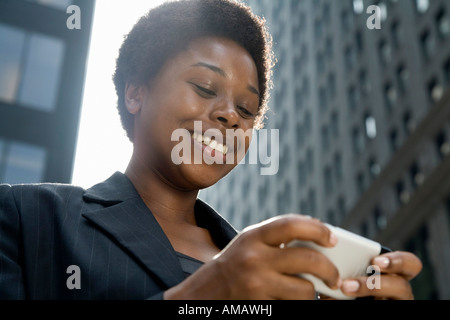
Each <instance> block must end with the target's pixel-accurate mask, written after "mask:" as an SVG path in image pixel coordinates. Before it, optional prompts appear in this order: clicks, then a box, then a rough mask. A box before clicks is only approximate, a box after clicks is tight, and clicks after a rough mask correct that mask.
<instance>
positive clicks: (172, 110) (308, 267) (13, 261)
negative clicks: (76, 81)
mask: <svg viewBox="0 0 450 320" xmlns="http://www.w3.org/2000/svg"><path fill="white" fill-rule="evenodd" d="M272 62H273V55H272V47H271V38H270V36H269V34H268V33H267V30H266V27H265V23H264V20H263V19H261V18H260V17H258V16H256V15H254V14H253V12H252V11H251V10H250V8H249V7H247V6H245V5H244V4H242V3H240V2H236V1H234V0H180V1H173V2H167V3H165V4H163V5H161V6H159V7H157V8H155V9H153V10H151V11H149V12H148V14H146V15H145V16H143V17H142V18H141V19H140V20H139V21H138V22H137V23H136V24H135V25H134V26H133V28H132V29H131V31H130V33H129V34H128V35H127V36H126V38H125V40H124V42H123V44H122V46H121V48H120V52H119V57H118V59H117V63H116V69H115V74H114V84H115V88H116V92H117V96H118V103H117V106H118V110H119V114H120V117H121V120H122V125H123V127H124V129H125V131H126V133H127V136H128V138H129V139H130V141H131V142H132V144H133V152H132V155H131V159H130V161H129V163H128V166H127V168H126V170H125V173H122V172H116V173H115V174H114V175H112V176H111V177H110V178H109V179H107V180H106V181H103V182H101V183H98V184H96V185H94V186H93V187H91V188H89V189H87V190H85V189H83V188H80V187H76V186H70V185H56V184H41V185H15V186H10V185H1V186H0V230H5V232H4V233H2V236H1V237H0V268H1V269H0V270H1V272H0V288H2V290H0V298H9V299H25V298H29V299H209V300H211V299H235V300H238V299H315V298H316V294H315V291H314V285H313V284H312V282H310V281H308V280H307V279H305V278H301V277H299V276H297V275H298V274H304V273H306V274H312V275H314V276H315V277H317V278H319V279H320V280H323V282H324V283H325V284H326V285H327V286H329V287H330V288H333V289H337V288H340V287H341V285H342V288H343V290H344V293H346V294H349V295H351V296H352V297H359V296H368V295H375V296H377V297H379V298H386V297H387V298H394V299H407V298H412V291H411V287H410V285H409V282H408V281H409V280H410V279H412V278H414V277H415V276H416V275H417V273H418V272H419V270H420V267H421V264H420V261H419V260H418V259H417V257H415V256H414V255H412V254H409V253H405V252H392V253H388V254H386V255H385V256H384V257H383V258H382V263H380V259H378V260H377V259H376V258H375V259H374V261H373V262H372V263H373V264H375V265H378V266H379V267H380V271H381V272H382V273H383V275H381V276H380V278H381V280H380V281H381V284H382V288H381V289H380V290H378V291H376V292H372V291H368V290H367V288H365V287H364V286H363V285H362V284H365V283H366V278H367V277H361V278H358V279H346V281H348V282H347V285H345V281H343V279H340V277H339V272H338V270H337V268H336V266H335V265H334V264H333V263H332V262H331V261H330V260H329V259H328V258H326V256H325V255H323V254H321V253H320V252H319V251H315V250H312V249H307V248H288V247H287V246H285V245H284V244H286V243H289V242H291V241H292V240H294V239H301V240H307V241H313V242H315V243H316V244H318V245H319V246H323V247H333V246H335V245H336V243H337V238H336V236H335V235H334V234H333V233H332V232H331V230H330V228H328V227H327V226H326V225H325V224H324V223H322V222H320V221H319V220H317V219H312V218H311V217H307V216H302V215H299V214H290V215H285V216H278V217H276V218H273V219H271V220H269V221H264V222H263V223H261V224H259V225H254V226H250V227H248V228H247V229H245V230H244V231H242V232H240V233H238V232H237V231H236V230H235V229H234V228H233V227H232V226H231V225H230V224H229V223H228V222H227V221H226V220H225V219H223V218H222V217H221V216H220V214H218V213H217V212H216V211H214V210H213V209H212V208H211V207H210V206H209V205H208V204H206V203H205V202H203V201H201V200H200V199H198V194H199V191H200V190H201V189H203V188H206V187H209V186H211V185H213V184H215V183H217V182H218V181H219V180H220V179H222V178H223V177H224V176H226V175H227V174H228V173H229V172H230V171H231V170H232V169H233V168H234V167H235V166H236V165H237V163H238V161H235V162H233V163H212V164H207V163H205V162H203V161H200V162H199V163H195V162H194V163H190V164H187V163H179V164H176V163H174V162H173V161H172V159H171V154H172V150H173V148H174V147H175V146H176V143H175V142H174V141H172V139H171V137H172V134H173V132H175V131H176V130H180V129H183V130H185V131H187V132H189V140H188V141H189V144H190V146H191V147H192V149H196V150H199V151H202V152H203V154H205V153H206V155H207V156H208V157H210V158H214V157H217V156H220V154H222V156H223V155H224V149H223V146H222V148H219V147H218V145H214V142H215V141H211V138H210V140H208V139H207V137H208V136H207V134H206V132H207V131H208V130H210V129H213V130H216V132H218V133H219V134H221V135H222V136H226V131H227V130H231V131H239V130H240V131H242V132H249V131H250V132H252V130H253V129H257V128H260V127H261V126H262V119H263V118H264V115H265V112H266V109H267V99H268V97H269V92H268V91H269V88H270V80H271V68H272ZM199 123H200V124H201V126H198V125H196V124H199ZM200 127H201V128H202V129H199V128H200ZM194 137H195V139H194ZM199 137H201V138H200V139H199ZM243 138H244V139H245V140H241V141H240V146H242V147H243V149H244V151H245V152H247V151H248V148H249V144H250V141H249V140H250V139H246V138H247V137H243ZM233 139H234V138H233ZM237 139H238V140H239V139H240V137H239V136H238V137H237ZM225 145H226V146H230V145H232V143H231V142H230V141H226V140H225ZM220 149H221V150H220ZM238 149H239V148H232V147H231V148H227V150H226V153H227V155H228V154H231V155H233V156H234V157H236V156H237V154H238V153H239V152H238V151H239V150H238ZM222 196H223V199H224V201H233V199H231V198H230V194H223V195H222ZM49 270H52V272H51V273H50V272H49ZM66 270H69V271H70V270H74V271H73V272H74V274H73V275H71V276H70V277H69V278H67V279H66V278H65V277H66V276H67V274H66ZM73 277H75V278H76V279H75V280H76V282H75V283H76V285H72V284H73V283H72V284H71V281H72V280H73V279H74V278H73ZM69 284H71V285H69ZM360 284H361V285H360ZM346 288H347V289H348V290H347V291H345V290H346Z"/></svg>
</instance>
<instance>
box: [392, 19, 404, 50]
mask: <svg viewBox="0 0 450 320" xmlns="http://www.w3.org/2000/svg"><path fill="white" fill-rule="evenodd" d="M391 37H392V43H393V44H394V46H395V47H399V46H400V44H401V41H402V38H403V32H402V28H401V26H400V22H398V21H395V22H394V23H393V24H392V27H391Z"/></svg>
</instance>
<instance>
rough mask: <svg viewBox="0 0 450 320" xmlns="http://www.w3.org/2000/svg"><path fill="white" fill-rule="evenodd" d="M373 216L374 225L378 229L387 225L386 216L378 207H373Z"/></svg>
mask: <svg viewBox="0 0 450 320" xmlns="http://www.w3.org/2000/svg"><path fill="white" fill-rule="evenodd" d="M373 217H374V219H375V226H376V228H377V230H378V231H381V230H383V229H385V228H386V226H387V218H386V216H385V215H384V214H383V213H382V212H381V209H380V208H379V207H375V209H374V210H373Z"/></svg>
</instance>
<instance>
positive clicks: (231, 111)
mask: <svg viewBox="0 0 450 320" xmlns="http://www.w3.org/2000/svg"><path fill="white" fill-rule="evenodd" d="M211 118H212V120H214V121H219V122H220V123H221V124H222V125H223V126H225V127H228V128H233V129H237V128H239V114H238V112H237V110H236V108H235V106H234V104H233V103H231V102H223V103H221V104H220V105H218V106H216V107H215V108H214V110H213V112H212V113H211Z"/></svg>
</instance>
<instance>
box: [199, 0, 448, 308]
mask: <svg viewBox="0 0 450 320" xmlns="http://www.w3.org/2000/svg"><path fill="white" fill-rule="evenodd" d="M247 2H248V3H249V4H250V5H251V6H252V7H253V9H254V10H255V11H256V12H257V13H258V14H260V15H262V16H264V17H265V18H266V20H267V22H268V26H269V28H270V31H271V34H272V36H273V40H274V45H275V54H276V56H277V58H278V64H277V66H276V69H275V71H274V88H273V90H272V96H271V101H270V107H271V110H270V111H269V113H268V115H267V120H266V126H265V128H266V129H267V131H268V132H269V134H270V131H271V130H278V131H279V143H278V146H277V148H274V147H273V146H272V147H271V146H270V145H269V147H268V148H269V151H270V150H272V151H277V149H278V150H279V170H278V172H277V173H276V174H274V175H268V176H263V175H261V174H260V172H261V171H260V169H261V167H264V165H265V164H264V163H260V162H258V164H250V162H249V161H248V162H246V163H245V164H242V165H240V166H239V167H237V168H236V169H235V170H234V171H233V172H232V173H230V174H229V175H228V176H227V177H225V178H224V179H223V180H222V181H221V182H219V183H218V184H217V185H216V186H214V187H211V188H208V189H206V190H203V191H202V192H201V194H200V197H201V198H202V199H204V200H206V201H207V202H208V203H210V204H211V205H212V206H213V207H215V208H216V209H217V210H218V211H219V212H221V213H222V214H223V215H224V216H225V217H226V218H227V219H229V220H230V222H231V223H233V224H234V225H235V226H236V227H237V228H238V229H242V228H244V227H246V226H248V225H250V224H253V223H257V222H260V221H262V220H265V219H267V218H270V217H273V216H276V215H279V214H283V213H288V212H299V213H303V214H308V215H312V216H315V217H317V218H319V219H321V220H323V221H326V222H329V223H332V224H334V225H339V226H342V227H344V228H346V229H349V230H351V231H354V232H357V233H359V234H362V235H364V236H366V237H369V238H372V239H375V240H378V241H380V242H382V243H383V244H385V245H386V246H390V247H392V248H393V249H397V250H410V251H414V252H415V253H416V254H417V255H418V256H419V257H420V258H421V259H422V261H423V263H424V270H423V272H422V273H421V274H420V276H419V277H418V278H417V279H415V280H414V281H413V286H414V290H415V294H416V298H418V299H449V298H450V276H449V274H448V272H447V271H448V270H450V185H449V182H448V181H449V180H450V179H448V177H450V171H449V165H450V163H449V162H450V159H449V154H450V113H449V110H450V91H449V90H448V88H449V86H448V85H449V84H450V2H449V1H446V0H433V1H429V0H382V1H367V0H343V1H333V0H301V1H300V0H290V1H270V0H269V1H267V0H248V1H247ZM371 5H376V6H377V9H379V10H376V11H371V10H368V9H370V8H369V7H370V6H371ZM377 12H379V15H376V16H374V14H377ZM373 19H379V20H373ZM374 21H376V22H380V27H381V28H379V29H377V28H373V22H374ZM258 137H259V136H258ZM261 141H262V140H261V139H259V142H261ZM252 147H255V148H256V147H258V148H259V147H260V144H258V145H257V146H252ZM269 153H270V152H269ZM228 199H232V201H228Z"/></svg>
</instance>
